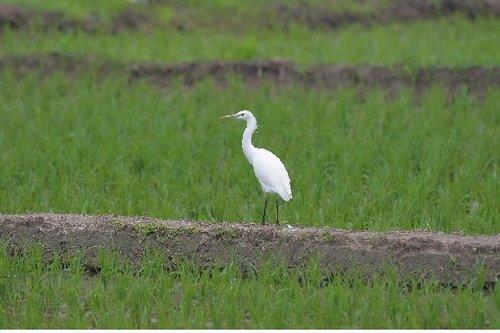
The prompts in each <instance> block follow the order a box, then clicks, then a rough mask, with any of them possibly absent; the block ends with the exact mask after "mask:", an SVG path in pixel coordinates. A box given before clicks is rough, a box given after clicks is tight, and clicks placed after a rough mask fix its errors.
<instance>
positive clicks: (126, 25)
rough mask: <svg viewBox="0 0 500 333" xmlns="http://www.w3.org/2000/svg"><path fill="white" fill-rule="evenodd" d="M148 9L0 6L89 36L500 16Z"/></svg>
mask: <svg viewBox="0 0 500 333" xmlns="http://www.w3.org/2000/svg"><path fill="white" fill-rule="evenodd" d="M149 3H150V5H149V6H147V7H145V8H142V9H140V10H136V9H134V7H133V6H130V8H128V9H126V10H124V11H123V12H121V13H119V14H117V15H115V16H114V17H112V18H111V19H106V18H103V17H101V16H99V15H98V14H96V13H89V15H88V16H87V17H86V18H73V17H69V16H68V15H66V14H65V13H64V12H62V11H54V10H52V11H40V10H34V9H29V8H25V7H21V6H16V5H11V4H2V3H0V29H1V28H3V27H10V28H12V29H23V28H28V27H33V26H35V27H37V28H41V29H42V30H59V31H75V30H79V31H84V32H87V33H97V32H103V33H116V32H119V31H123V30H143V31H151V30H152V29H161V28H166V27H170V28H173V29H176V30H181V31H185V30H195V29H205V28H215V29H224V30H227V31H232V30H236V31H241V30H245V29H247V28H249V27H266V28H284V29H288V28H289V27H290V26H291V25H293V24H299V25H304V26H306V27H308V28H311V29H335V28H338V27H342V26H345V25H349V24H362V25H371V24H386V23H390V22H407V21H416V20H427V19H438V18H441V17H446V16H450V15H453V14H456V13H461V14H464V15H465V16H466V17H468V18H470V19H475V18H476V17H480V16H493V17H500V3H499V2H498V1H497V0H475V1H472V0H441V1H434V0H395V1H391V2H389V4H387V5H382V4H376V6H375V8H374V9H373V10H369V11H349V10H342V11H338V10H335V9H334V8H332V7H327V6H321V5H311V4H309V3H308V2H303V3H298V4H292V5H291V4H288V3H286V2H274V3H270V4H268V5H266V6H264V7H263V8H262V9H261V10H260V11H256V12H254V13H253V12H252V13H239V12H238V11H236V9H235V8H230V7H229V8H226V9H225V11H224V12H222V13H219V12H215V13H210V14H209V15H207V13H205V12H201V11H200V10H197V9H194V10H193V8H192V7H189V6H187V5H185V4H183V3H182V2H181V3H178V2H175V1H174V2H173V3H171V5H172V6H173V8H174V13H175V15H174V16H173V17H172V19H171V20H169V21H168V22H162V21H160V20H158V19H156V18H155V16H154V15H152V12H154V11H155V10H156V7H155V6H157V5H158V4H161V3H170V1H162V0H159V1H150V2H149Z"/></svg>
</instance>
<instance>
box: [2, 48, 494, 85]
mask: <svg viewBox="0 0 500 333" xmlns="http://www.w3.org/2000/svg"><path fill="white" fill-rule="evenodd" d="M89 68H96V69H97V72H98V73H99V75H109V74H111V73H113V72H115V73H122V74H123V73H125V74H126V75H127V76H128V77H129V81H130V82H133V81H135V80H147V81H148V82H150V83H152V84H154V85H157V86H160V87H168V86H169V85H170V84H171V82H172V81H173V80H175V79H180V80H182V81H183V82H184V84H185V85H186V86H192V85H194V84H196V83H197V82H199V81H201V80H204V79H214V80H215V81H216V82H217V83H219V84H221V85H222V86H224V84H225V83H226V82H227V80H228V78H229V77H232V76H236V77H239V78H242V79H243V80H244V81H245V82H247V83H249V84H251V85H255V84H259V83H261V82H271V83H274V84H278V85H283V84H301V85H304V86H307V87H310V88H314V89H337V88H340V87H359V88H362V89H369V88H373V87H376V88H382V89H387V90H389V91H397V90H398V89H400V88H404V87H410V88H415V89H416V90H417V92H422V91H424V90H425V89H426V88H428V87H430V86H432V85H442V86H444V87H446V88H448V89H449V91H450V92H455V91H458V90H460V89H461V88H464V87H465V88H466V89H468V91H469V92H470V93H472V94H476V95H482V94H483V93H484V92H485V91H486V90H487V89H488V88H497V87H499V86H500V67H492V68H484V67H468V68H455V69H452V68H421V69H417V70H414V71H408V70H402V69H397V68H386V67H377V66H360V67H352V66H335V65H320V66H315V67H312V68H310V69H308V70H305V71H304V70H299V68H298V66H297V65H295V64H294V63H292V62H284V61H256V62H227V61H214V62H207V63H186V64H174V65H161V64H144V63H142V64H119V63H116V62H111V61H104V62H103V61H99V60H98V59H93V58H79V57H73V56H67V55H61V54H58V53H52V54H42V55H28V56H7V57H3V58H0V71H1V70H7V69H8V70H11V71H14V72H15V73H16V74H19V75H25V74H27V73H32V72H35V73H36V72H40V73H42V74H44V75H47V74H50V73H52V72H54V71H63V72H66V73H69V74H75V75H78V74H81V73H84V72H86V71H87V70H88V69H89Z"/></svg>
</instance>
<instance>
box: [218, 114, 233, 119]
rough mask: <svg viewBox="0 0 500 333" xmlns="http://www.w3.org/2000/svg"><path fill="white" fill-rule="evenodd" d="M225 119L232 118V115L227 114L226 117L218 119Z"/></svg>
mask: <svg viewBox="0 0 500 333" xmlns="http://www.w3.org/2000/svg"><path fill="white" fill-rule="evenodd" d="M225 118H234V114H228V115H225V116H222V117H220V118H219V119H225Z"/></svg>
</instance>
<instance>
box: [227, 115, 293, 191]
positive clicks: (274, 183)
mask: <svg viewBox="0 0 500 333" xmlns="http://www.w3.org/2000/svg"><path fill="white" fill-rule="evenodd" d="M231 116H232V117H234V118H237V119H243V120H245V121H246V122H247V127H246V128H245V131H244V132H243V139H242V147H243V152H244V154H245V156H246V158H247V159H248V162H250V164H251V165H252V166H253V169H254V172H255V176H257V179H258V180H259V183H260V185H261V186H262V190H263V191H264V192H265V193H276V194H278V195H279V196H280V197H281V198H282V199H283V200H285V201H289V200H290V199H292V189H291V186H290V177H289V176H288V172H287V171H286V168H285V166H284V165H283V162H281V160H280V159H279V158H278V157H277V156H276V155H274V154H273V153H271V152H270V151H268V150H266V149H263V148H256V147H254V146H253V144H252V135H253V133H254V131H255V130H256V129H257V120H256V119H255V117H254V115H253V114H252V113H251V112H250V111H247V110H243V111H240V112H238V113H236V114H234V115H231Z"/></svg>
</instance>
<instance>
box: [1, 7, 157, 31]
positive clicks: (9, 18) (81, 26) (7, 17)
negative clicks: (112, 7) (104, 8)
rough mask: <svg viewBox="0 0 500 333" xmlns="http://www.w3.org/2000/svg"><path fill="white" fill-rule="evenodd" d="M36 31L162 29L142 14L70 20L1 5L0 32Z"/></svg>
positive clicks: (52, 13) (51, 13) (57, 13)
mask: <svg viewBox="0 0 500 333" xmlns="http://www.w3.org/2000/svg"><path fill="white" fill-rule="evenodd" d="M5 27H8V28H10V29H25V28H30V27H33V28H37V29H41V30H42V31H46V30H57V31H64V32H71V31H83V32H87V33H91V34H92V33H97V32H102V33H117V32H120V31H123V30H144V31H150V30H152V29H154V28H158V27H161V24H160V23H159V22H158V21H157V20H155V19H154V18H153V17H152V16H151V15H148V14H146V13H144V12H138V11H133V10H125V11H123V12H121V13H120V14H118V15H116V16H115V17H113V18H112V19H105V18H103V17H101V16H99V15H98V14H96V13H93V14H89V15H88V16H87V17H86V18H73V17H69V16H67V15H66V14H65V13H64V12H62V11H40V10H34V9H28V8H24V7H21V6H16V5H10V4H1V3H0V30H1V29H2V28H5Z"/></svg>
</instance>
